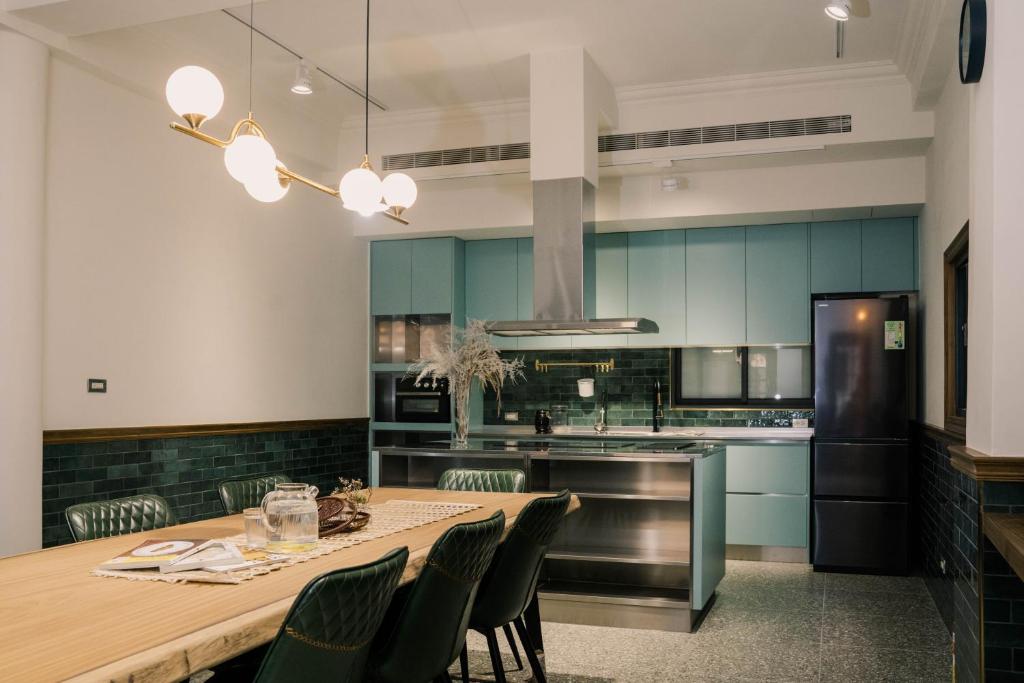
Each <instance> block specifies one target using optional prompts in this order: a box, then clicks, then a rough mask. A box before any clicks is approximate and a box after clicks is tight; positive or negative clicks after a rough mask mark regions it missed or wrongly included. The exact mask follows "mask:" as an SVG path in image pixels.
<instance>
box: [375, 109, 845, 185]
mask: <svg viewBox="0 0 1024 683" xmlns="http://www.w3.org/2000/svg"><path fill="white" fill-rule="evenodd" d="M852 130H853V117H852V116H850V115H849V114H841V115H839V116H816V117H813V118H806V119H784V120H781V121H759V122H756V123H727V124H723V125H719V126H704V127H703V128H676V129H674V130H649V131H645V132H643V133H614V134H611V135H602V136H600V137H599V138H598V139H597V151H598V152H625V151H630V150H636V149H655V148H659V147H681V146H683V145H709V144H713V143H716V142H735V141H743V140H768V139H771V138H787V137H794V136H801V135H831V134H834V133H849V132H850V131H852ZM529 158H530V143H529V142H515V143H511V144H508V145H484V146H481V147H460V148H457V149H437V150H433V151H429V152H406V153H403V154H388V155H386V156H385V157H384V159H383V164H382V165H383V168H384V170H385V171H397V170H400V169H405V168H430V167H432V166H455V165H458V164H478V163H482V162H486V161H508V160H511V159H529Z"/></svg>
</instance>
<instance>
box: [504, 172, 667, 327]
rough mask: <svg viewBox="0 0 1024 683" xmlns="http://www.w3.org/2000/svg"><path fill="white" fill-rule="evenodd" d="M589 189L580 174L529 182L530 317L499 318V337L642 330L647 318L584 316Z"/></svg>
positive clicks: (590, 241) (589, 293)
mask: <svg viewBox="0 0 1024 683" xmlns="http://www.w3.org/2000/svg"><path fill="white" fill-rule="evenodd" d="M594 290H595V283H594V187H593V185H591V184H590V182H588V181H587V180H586V179H584V178H558V179H553V180H535V181H533V317H534V319H533V320H502V321H499V322H493V323H490V324H489V325H488V326H487V329H488V330H489V331H490V332H491V333H492V334H495V335H498V336H500V337H540V336H551V335H559V336H560V335H588V334H646V333H652V332H657V331H658V325H657V324H656V323H655V322H654V321H652V320H648V319H647V318H594V317H592V316H589V317H588V316H587V315H586V313H587V312H589V311H587V307H592V306H593V302H594V300H595V297H594Z"/></svg>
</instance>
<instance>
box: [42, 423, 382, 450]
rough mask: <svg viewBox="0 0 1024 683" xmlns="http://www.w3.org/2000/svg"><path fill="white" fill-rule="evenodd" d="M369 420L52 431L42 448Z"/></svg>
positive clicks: (46, 434)
mask: <svg viewBox="0 0 1024 683" xmlns="http://www.w3.org/2000/svg"><path fill="white" fill-rule="evenodd" d="M369 423H370V418H368V417H337V418H326V419H320V420H283V421H278V422H226V423H222V424H203V425H168V426H157V427H100V428H98V429H51V430H46V431H44V432H43V443H44V444H61V443H88V442H94V441H127V440H132V439H170V438H183V437H190V436H220V435H225V434H255V433H258V432H296V431H305V430H310V429H330V428H332V427H339V426H341V425H349V424H362V425H369Z"/></svg>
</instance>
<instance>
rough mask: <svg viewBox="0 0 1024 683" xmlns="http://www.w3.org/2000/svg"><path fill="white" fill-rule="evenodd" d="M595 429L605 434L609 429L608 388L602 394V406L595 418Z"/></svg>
mask: <svg viewBox="0 0 1024 683" xmlns="http://www.w3.org/2000/svg"><path fill="white" fill-rule="evenodd" d="M594 431H595V432H597V433H598V434H604V433H605V432H607V431H608V390H607V389H605V390H604V392H602V394H601V407H600V408H599V409H598V411H597V419H596V420H594Z"/></svg>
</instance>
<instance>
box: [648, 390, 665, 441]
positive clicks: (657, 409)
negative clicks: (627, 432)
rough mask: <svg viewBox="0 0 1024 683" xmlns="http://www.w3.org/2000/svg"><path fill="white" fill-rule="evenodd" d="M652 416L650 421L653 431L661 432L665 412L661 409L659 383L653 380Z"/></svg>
mask: <svg viewBox="0 0 1024 683" xmlns="http://www.w3.org/2000/svg"><path fill="white" fill-rule="evenodd" d="M653 388H654V415H653V419H652V420H651V422H652V424H653V426H654V431H655V432H660V431H661V420H664V419H665V412H664V411H663V410H662V409H661V382H660V381H658V380H654V387H653Z"/></svg>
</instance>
